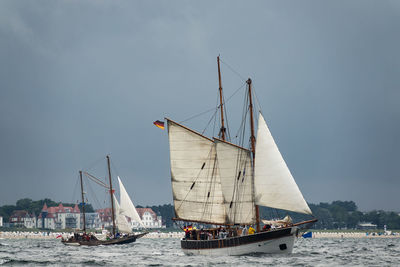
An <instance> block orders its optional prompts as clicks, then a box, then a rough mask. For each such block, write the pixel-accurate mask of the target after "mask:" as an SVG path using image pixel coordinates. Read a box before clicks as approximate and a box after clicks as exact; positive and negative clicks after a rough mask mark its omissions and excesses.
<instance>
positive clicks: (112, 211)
mask: <svg viewBox="0 0 400 267" xmlns="http://www.w3.org/2000/svg"><path fill="white" fill-rule="evenodd" d="M107 167H108V179H109V181H110V199H111V218H112V222H113V236H114V237H115V214H114V199H113V189H112V182H111V168H110V157H109V156H108V155H107Z"/></svg>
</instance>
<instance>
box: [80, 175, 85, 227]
mask: <svg viewBox="0 0 400 267" xmlns="http://www.w3.org/2000/svg"><path fill="white" fill-rule="evenodd" d="M79 176H80V178H81V194H82V213H83V232H84V233H86V218H85V196H84V193H83V181H82V171H79Z"/></svg>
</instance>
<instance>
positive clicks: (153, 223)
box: [96, 208, 164, 229]
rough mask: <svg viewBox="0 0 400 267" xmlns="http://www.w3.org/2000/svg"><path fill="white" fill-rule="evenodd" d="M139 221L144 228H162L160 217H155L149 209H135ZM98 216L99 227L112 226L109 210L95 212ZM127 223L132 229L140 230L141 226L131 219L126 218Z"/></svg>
mask: <svg viewBox="0 0 400 267" xmlns="http://www.w3.org/2000/svg"><path fill="white" fill-rule="evenodd" d="M136 211H137V212H138V214H139V216H140V219H141V220H142V222H143V224H144V226H145V227H146V228H162V227H164V226H163V225H162V218H161V216H157V214H156V213H155V212H154V211H153V210H152V209H150V208H136ZM96 212H97V213H98V214H99V217H100V221H101V227H103V228H105V227H109V226H112V218H111V208H105V209H99V210H96ZM127 221H128V222H129V223H130V224H131V226H132V228H135V229H137V228H142V226H141V225H140V224H139V223H138V222H135V221H133V220H131V218H129V217H127Z"/></svg>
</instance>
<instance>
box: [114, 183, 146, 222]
mask: <svg viewBox="0 0 400 267" xmlns="http://www.w3.org/2000/svg"><path fill="white" fill-rule="evenodd" d="M118 182H119V193H120V210H121V213H122V214H124V215H125V216H127V217H129V218H131V220H133V221H135V222H138V223H139V224H140V225H141V226H142V227H143V228H145V226H144V224H143V222H142V220H141V219H140V216H139V214H138V212H137V211H136V208H135V206H134V205H133V203H132V200H131V198H130V197H129V195H128V193H127V192H126V190H125V187H124V185H123V184H122V181H121V179H120V178H119V176H118Z"/></svg>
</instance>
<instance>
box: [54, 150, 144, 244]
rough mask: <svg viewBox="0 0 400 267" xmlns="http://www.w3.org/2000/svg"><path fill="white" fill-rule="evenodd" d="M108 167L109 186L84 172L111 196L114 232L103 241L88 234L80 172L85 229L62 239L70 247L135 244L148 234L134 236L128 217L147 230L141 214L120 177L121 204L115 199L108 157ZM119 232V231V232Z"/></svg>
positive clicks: (108, 158)
mask: <svg viewBox="0 0 400 267" xmlns="http://www.w3.org/2000/svg"><path fill="white" fill-rule="evenodd" d="M107 167H108V178H109V184H106V183H104V182H103V181H102V180H100V179H98V178H96V177H95V176H93V175H91V174H89V173H88V172H84V174H85V175H86V176H87V177H89V178H90V179H91V180H93V181H94V182H95V183H96V184H98V185H100V186H102V187H104V188H105V189H106V190H107V191H108V192H109V195H110V201H111V219H112V232H111V233H110V235H108V236H106V237H105V238H103V239H100V238H98V237H96V235H94V234H92V233H87V232H86V216H85V196H84V194H85V193H84V191H83V179H82V173H83V172H82V171H79V176H80V184H81V197H82V204H81V205H82V220H83V228H82V232H81V233H75V234H74V235H73V236H71V237H69V238H68V239H62V240H61V242H62V243H63V244H65V245H69V246H81V245H83V246H99V245H121V244H129V243H132V242H135V241H136V239H138V238H140V237H142V236H144V235H146V234H147V232H143V233H139V234H134V233H133V231H132V227H131V225H130V224H129V223H128V220H127V217H128V218H130V219H131V220H133V221H136V222H138V223H139V224H140V225H141V226H142V227H143V228H145V226H144V224H143V222H142V220H141V219H140V216H139V214H138V213H137V211H136V208H135V206H134V205H133V203H132V200H131V199H130V197H129V195H128V193H127V192H126V190H125V187H124V185H123V184H122V181H121V179H120V178H119V177H118V183H119V193H120V202H119V203H118V200H117V198H116V197H115V190H113V185H112V179H111V168H110V157H109V156H108V155H107ZM117 230H118V231H117Z"/></svg>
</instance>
